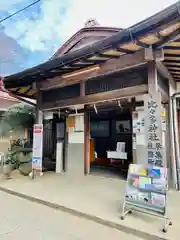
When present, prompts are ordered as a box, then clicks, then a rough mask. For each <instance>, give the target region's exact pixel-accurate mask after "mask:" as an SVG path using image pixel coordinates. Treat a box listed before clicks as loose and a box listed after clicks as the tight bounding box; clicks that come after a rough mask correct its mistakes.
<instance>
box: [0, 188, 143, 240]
mask: <svg viewBox="0 0 180 240" xmlns="http://www.w3.org/2000/svg"><path fill="white" fill-rule="evenodd" d="M0 199H1V207H0V239H1V240H6V239H7V240H11V239H12V240H14V239H18V240H24V239H26V240H32V239H35V240H49V239H51V240H56V239H57V240H59V239H61V240H92V239H93V240H99V239H103V240H109V239H113V240H119V239H123V240H132V239H133V240H143V239H142V238H137V237H134V236H132V235H130V234H126V233H123V232H120V231H118V230H116V229H112V228H108V227H106V226H103V225H101V224H98V223H95V222H93V221H90V220H86V219H83V218H78V217H76V216H73V215H71V214H69V213H64V212H61V211H58V210H54V209H51V208H48V207H46V206H43V205H40V204H37V203H33V202H29V201H27V200H24V199H22V198H18V197H15V196H12V195H9V194H7V193H3V192H0Z"/></svg>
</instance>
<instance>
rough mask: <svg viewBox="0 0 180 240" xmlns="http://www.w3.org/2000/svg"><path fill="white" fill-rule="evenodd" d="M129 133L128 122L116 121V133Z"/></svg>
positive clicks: (129, 125) (129, 126)
mask: <svg viewBox="0 0 180 240" xmlns="http://www.w3.org/2000/svg"><path fill="white" fill-rule="evenodd" d="M124 132H131V122H130V120H122V121H121V120H120V121H116V133H124Z"/></svg>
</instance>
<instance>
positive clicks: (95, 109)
mask: <svg viewBox="0 0 180 240" xmlns="http://www.w3.org/2000/svg"><path fill="white" fill-rule="evenodd" d="M94 111H95V112H96V114H98V111H97V107H96V104H94Z"/></svg>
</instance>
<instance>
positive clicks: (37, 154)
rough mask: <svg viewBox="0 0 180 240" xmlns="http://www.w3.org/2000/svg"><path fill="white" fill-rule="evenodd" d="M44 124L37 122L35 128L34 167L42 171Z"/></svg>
mask: <svg viewBox="0 0 180 240" xmlns="http://www.w3.org/2000/svg"><path fill="white" fill-rule="evenodd" d="M42 151H43V124H35V125H34V128H33V154H32V169H33V170H38V171H42Z"/></svg>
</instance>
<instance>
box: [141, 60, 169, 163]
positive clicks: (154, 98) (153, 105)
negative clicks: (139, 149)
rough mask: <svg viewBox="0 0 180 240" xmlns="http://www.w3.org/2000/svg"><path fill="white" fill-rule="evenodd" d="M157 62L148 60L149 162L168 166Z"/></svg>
mask: <svg viewBox="0 0 180 240" xmlns="http://www.w3.org/2000/svg"><path fill="white" fill-rule="evenodd" d="M161 101H162V100H161V93H160V92H159V91H158V75H157V69H156V62H155V61H153V60H152V61H149V62H148V99H147V100H146V102H145V111H146V136H147V163H148V164H151V165H157V166H161V167H166V161H165V156H164V151H165V149H163V141H162V140H163V139H162V105H161Z"/></svg>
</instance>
